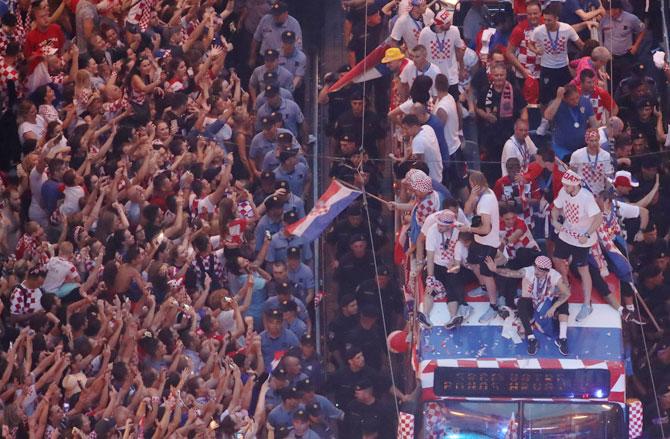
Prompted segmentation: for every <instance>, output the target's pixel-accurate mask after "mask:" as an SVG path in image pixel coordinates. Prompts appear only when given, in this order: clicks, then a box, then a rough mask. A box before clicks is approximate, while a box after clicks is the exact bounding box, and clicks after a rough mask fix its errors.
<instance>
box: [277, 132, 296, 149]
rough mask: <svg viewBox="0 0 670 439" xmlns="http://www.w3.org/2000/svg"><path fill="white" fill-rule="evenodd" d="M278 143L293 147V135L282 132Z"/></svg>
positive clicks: (278, 137) (278, 135)
mask: <svg viewBox="0 0 670 439" xmlns="http://www.w3.org/2000/svg"><path fill="white" fill-rule="evenodd" d="M277 143H280V144H288V145H291V146H292V145H293V134H291V133H287V132H285V131H282V132H281V133H279V134H277Z"/></svg>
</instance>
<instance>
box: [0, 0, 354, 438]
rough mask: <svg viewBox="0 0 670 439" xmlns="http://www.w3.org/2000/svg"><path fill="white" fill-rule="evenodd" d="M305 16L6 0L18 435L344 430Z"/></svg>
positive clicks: (4, 392)
mask: <svg viewBox="0 0 670 439" xmlns="http://www.w3.org/2000/svg"><path fill="white" fill-rule="evenodd" d="M303 3H304V2H300V1H289V2H288V4H287V3H284V2H275V1H269V0H238V1H235V0H203V1H196V0H178V1H162V0H132V1H131V0H124V1H115V0H111V1H110V0H102V1H93V0H73V1H69V0H68V1H62V2H46V1H44V2H41V1H32V2H31V1H30V0H18V1H13V0H11V1H4V0H3V1H0V16H1V24H2V28H1V30H0V97H1V98H2V102H1V103H0V108H1V112H0V113H1V117H0V133H1V134H0V136H1V138H2V142H1V143H2V154H1V158H0V168H1V169H2V173H1V175H0V186H1V188H0V193H1V194H2V199H1V200H0V218H1V221H2V227H0V256H1V260H2V262H1V264H2V276H1V279H0V295H1V298H2V301H1V302H0V312H1V314H2V322H1V325H0V345H1V349H0V350H1V351H2V353H1V354H0V424H1V425H2V433H1V435H2V437H3V438H28V437H30V438H42V437H46V438H116V437H118V438H121V437H124V438H129V437H133V438H135V437H144V438H167V437H171V438H177V437H198V438H202V437H211V438H247V439H252V438H257V437H275V438H284V437H290V438H310V439H313V438H331V437H335V433H334V432H335V431H336V430H335V428H336V423H337V421H338V420H341V419H342V417H343V412H342V410H340V409H338V408H336V407H335V406H334V404H333V403H331V402H330V400H328V399H326V398H325V397H323V396H321V395H320V394H319V393H320V392H321V389H322V387H321V386H322V383H323V382H324V377H323V369H322V367H321V361H320V358H319V356H318V355H317V353H316V337H315V336H314V325H313V319H314V312H313V310H314V300H315V285H314V275H313V272H312V268H311V265H310V263H311V260H312V249H311V247H310V245H309V244H308V243H306V242H303V241H302V240H301V239H300V238H299V237H295V236H293V235H291V234H290V233H289V232H288V231H287V227H288V226H289V225H290V224H293V223H295V222H296V221H297V220H298V219H300V218H303V217H304V216H305V211H306V209H308V207H306V204H305V203H306V202H307V203H308V206H309V203H310V201H309V198H310V197H307V195H308V194H311V188H310V187H311V171H310V164H311V160H310V161H309V163H308V160H307V159H306V156H305V152H306V151H307V150H308V149H309V148H310V147H311V146H310V137H309V136H308V132H309V128H308V126H307V122H306V121H305V116H304V114H303V111H306V103H305V102H306V100H305V95H306V93H305V91H306V85H305V76H306V74H307V73H306V70H307V68H308V60H307V56H306V55H305V52H308V47H305V49H304V50H303V42H304V44H305V46H307V45H309V44H311V45H312V50H313V49H314V47H313V46H314V42H312V43H310V42H307V41H304V40H305V39H306V38H307V34H305V37H303V30H305V29H307V30H309V31H310V32H311V34H310V35H312V37H313V36H314V35H315V31H316V30H317V29H315V26H314V25H313V24H314V22H313V20H311V19H310V20H306V17H310V14H313V6H312V5H311V3H310V4H309V5H304V4H303ZM317 12H320V11H317ZM296 17H298V18H299V19H300V22H299V21H298V19H297V18H296ZM314 17H318V14H315V15H314ZM305 23H306V24H305ZM301 24H302V26H301ZM310 27H311V30H310ZM314 41H315V40H314ZM317 391H318V392H319V393H317Z"/></svg>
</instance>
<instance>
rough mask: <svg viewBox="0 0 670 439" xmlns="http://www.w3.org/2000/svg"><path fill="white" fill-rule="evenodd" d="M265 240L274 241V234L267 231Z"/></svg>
mask: <svg viewBox="0 0 670 439" xmlns="http://www.w3.org/2000/svg"><path fill="white" fill-rule="evenodd" d="M265 239H267V240H268V241H272V233H270V231H269V230H266V231H265Z"/></svg>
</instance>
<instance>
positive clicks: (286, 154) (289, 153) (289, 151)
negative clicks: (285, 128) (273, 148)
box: [279, 145, 298, 162]
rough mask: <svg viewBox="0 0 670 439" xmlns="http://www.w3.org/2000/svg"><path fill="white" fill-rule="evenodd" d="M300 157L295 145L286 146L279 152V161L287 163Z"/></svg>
mask: <svg viewBox="0 0 670 439" xmlns="http://www.w3.org/2000/svg"><path fill="white" fill-rule="evenodd" d="M296 155H298V150H297V149H294V148H293V145H284V147H283V148H282V149H281V151H280V152H279V161H280V162H285V161H286V160H288V159H290V158H291V157H295V156H296Z"/></svg>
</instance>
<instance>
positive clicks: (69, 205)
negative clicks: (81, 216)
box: [60, 186, 86, 215]
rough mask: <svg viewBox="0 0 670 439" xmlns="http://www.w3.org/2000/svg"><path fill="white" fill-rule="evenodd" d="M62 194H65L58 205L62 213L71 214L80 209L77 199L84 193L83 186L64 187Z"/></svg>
mask: <svg viewBox="0 0 670 439" xmlns="http://www.w3.org/2000/svg"><path fill="white" fill-rule="evenodd" d="M63 194H65V200H63V204H62V205H61V207H60V212H61V213H62V214H63V215H72V214H75V213H77V212H79V211H80V210H81V209H80V208H79V199H80V198H82V197H84V196H85V195H86V193H85V192H84V188H82V187H81V186H71V187H66V188H65V190H64V191H63Z"/></svg>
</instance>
